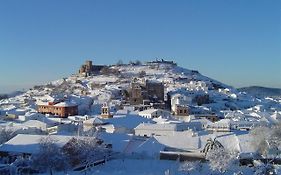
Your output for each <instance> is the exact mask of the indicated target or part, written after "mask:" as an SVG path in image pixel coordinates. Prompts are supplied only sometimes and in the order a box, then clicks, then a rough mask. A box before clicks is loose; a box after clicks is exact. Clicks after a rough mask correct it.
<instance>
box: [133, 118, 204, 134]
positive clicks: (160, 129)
mask: <svg viewBox="0 0 281 175" xmlns="http://www.w3.org/2000/svg"><path fill="white" fill-rule="evenodd" d="M200 126H201V124H200V123H198V126H197V125H196V124H195V123H191V122H190V123H163V124H151V123H141V124H139V125H138V126H137V127H136V128H135V135H137V136H144V137H151V136H171V135H174V134H175V133H177V132H184V131H188V130H189V132H190V131H191V130H193V129H194V128H195V127H200Z"/></svg>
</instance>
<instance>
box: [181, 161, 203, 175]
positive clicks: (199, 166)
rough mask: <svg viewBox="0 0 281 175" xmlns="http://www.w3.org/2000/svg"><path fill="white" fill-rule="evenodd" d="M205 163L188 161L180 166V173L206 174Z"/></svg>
mask: <svg viewBox="0 0 281 175" xmlns="http://www.w3.org/2000/svg"><path fill="white" fill-rule="evenodd" d="M203 166H204V163H202V162H201V161H194V162H192V161H186V162H183V163H181V164H180V166H179V171H181V172H185V173H186V174H204V173H203V172H202V171H203Z"/></svg>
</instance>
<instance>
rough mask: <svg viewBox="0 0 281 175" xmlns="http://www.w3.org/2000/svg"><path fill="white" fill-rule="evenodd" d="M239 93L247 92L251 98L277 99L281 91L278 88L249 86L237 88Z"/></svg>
mask: <svg viewBox="0 0 281 175" xmlns="http://www.w3.org/2000/svg"><path fill="white" fill-rule="evenodd" d="M238 90H239V91H240V92H247V93H248V94H251V95H253V96H257V97H274V96H275V97H278V96H281V89H279V88H269V87H261V86H249V87H243V88H238Z"/></svg>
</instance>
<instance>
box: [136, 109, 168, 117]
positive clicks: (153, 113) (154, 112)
mask: <svg viewBox="0 0 281 175" xmlns="http://www.w3.org/2000/svg"><path fill="white" fill-rule="evenodd" d="M139 115H140V116H142V117H145V118H158V117H160V116H161V117H162V118H169V117H170V116H171V113H170V112H169V111H165V110H162V109H147V110H144V111H141V112H139Z"/></svg>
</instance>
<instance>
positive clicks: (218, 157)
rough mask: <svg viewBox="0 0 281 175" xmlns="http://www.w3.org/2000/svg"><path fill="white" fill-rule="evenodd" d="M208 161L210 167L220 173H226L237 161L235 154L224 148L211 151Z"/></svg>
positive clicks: (207, 157)
mask: <svg viewBox="0 0 281 175" xmlns="http://www.w3.org/2000/svg"><path fill="white" fill-rule="evenodd" d="M206 159H207V160H208V161H209V166H210V168H211V169H212V170H213V171H218V172H220V173H224V172H226V171H227V170H228V169H229V168H230V167H231V166H233V165H234V162H235V160H237V159H236V155H235V154H231V153H229V152H228V151H226V150H225V149H224V148H221V147H220V148H215V149H211V150H210V151H209V152H208V154H207V156H206Z"/></svg>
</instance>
